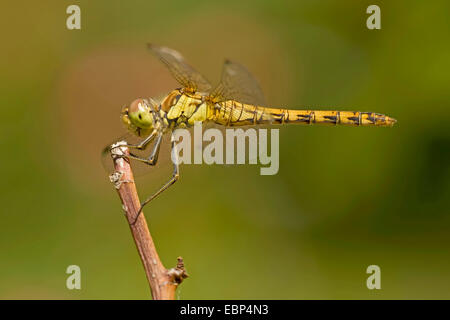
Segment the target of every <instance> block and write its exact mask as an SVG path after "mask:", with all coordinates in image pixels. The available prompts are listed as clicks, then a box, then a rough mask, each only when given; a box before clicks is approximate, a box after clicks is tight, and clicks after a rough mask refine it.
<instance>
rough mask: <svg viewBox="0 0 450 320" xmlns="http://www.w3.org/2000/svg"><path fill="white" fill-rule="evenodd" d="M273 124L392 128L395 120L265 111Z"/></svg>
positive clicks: (352, 114) (364, 115) (364, 114)
mask: <svg viewBox="0 0 450 320" xmlns="http://www.w3.org/2000/svg"><path fill="white" fill-rule="evenodd" d="M267 112H268V113H270V114H271V115H272V117H273V122H274V123H280V124H282V123H293V124H321V125H346V126H392V125H394V123H395V122H396V120H395V119H393V118H390V117H388V116H385V115H384V114H379V113H374V112H360V111H331V110H289V109H271V108H269V109H267Z"/></svg>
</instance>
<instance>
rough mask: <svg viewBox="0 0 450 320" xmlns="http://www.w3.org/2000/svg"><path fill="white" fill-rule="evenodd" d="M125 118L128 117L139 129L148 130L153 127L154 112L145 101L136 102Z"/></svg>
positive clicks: (137, 100) (132, 104) (129, 108)
mask: <svg viewBox="0 0 450 320" xmlns="http://www.w3.org/2000/svg"><path fill="white" fill-rule="evenodd" d="M124 116H128V119H129V121H130V123H131V124H132V125H134V126H135V127H137V128H141V129H148V128H150V127H151V126H152V125H153V115H152V112H151V110H150V107H149V106H148V105H147V103H146V102H145V101H144V100H143V99H136V100H134V101H133V102H132V103H131V104H130V106H129V107H128V109H127V114H126V115H124Z"/></svg>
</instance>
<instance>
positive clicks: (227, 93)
mask: <svg viewBox="0 0 450 320" xmlns="http://www.w3.org/2000/svg"><path fill="white" fill-rule="evenodd" d="M210 95H211V97H212V98H213V99H214V100H215V101H217V102H220V101H225V100H237V101H239V102H243V103H248V104H254V105H258V106H264V105H266V101H265V99H264V94H263V93H262V90H261V87H260V85H259V83H258V80H256V78H255V77H254V76H253V75H252V74H251V73H250V71H248V69H247V68H246V67H244V66H243V65H241V64H240V63H237V62H234V61H231V60H225V63H224V65H223V71H222V78H221V80H220V83H219V84H218V85H217V87H215V88H214V90H213V91H212V92H211V94H210Z"/></svg>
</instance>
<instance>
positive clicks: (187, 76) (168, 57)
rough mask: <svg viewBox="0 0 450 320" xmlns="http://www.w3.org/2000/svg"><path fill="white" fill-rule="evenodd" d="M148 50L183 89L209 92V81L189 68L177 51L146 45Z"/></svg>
mask: <svg viewBox="0 0 450 320" xmlns="http://www.w3.org/2000/svg"><path fill="white" fill-rule="evenodd" d="M148 48H149V50H150V51H151V52H152V53H153V54H154V55H156V57H157V58H158V59H159V60H161V61H162V62H163V63H164V64H165V65H166V66H167V68H168V69H169V71H170V72H171V73H172V75H173V77H174V78H175V79H176V80H177V81H178V82H179V83H180V84H181V85H182V86H183V87H184V88H187V89H189V90H191V91H193V92H195V91H201V92H209V91H210V90H211V84H210V83H209V81H208V80H206V79H205V78H204V77H203V76H202V75H201V74H200V73H199V72H197V71H196V70H195V69H194V68H193V67H191V66H190V65H189V64H188V63H187V62H186V60H185V59H184V58H183V56H182V55H181V54H180V53H179V52H178V51H175V50H173V49H170V48H167V47H161V46H156V45H154V44H150V43H149V44H148Z"/></svg>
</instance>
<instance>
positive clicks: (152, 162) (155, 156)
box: [127, 132, 163, 166]
mask: <svg viewBox="0 0 450 320" xmlns="http://www.w3.org/2000/svg"><path fill="white" fill-rule="evenodd" d="M162 137H163V134H162V132H160V133H158V137H157V139H156V141H155V144H154V145H153V149H152V152H151V153H150V156H149V157H148V158H142V157H138V156H136V155H134V154H132V153H130V155H129V156H127V157H128V158H129V159H133V160H137V161H141V162H143V163H145V164H148V165H150V166H154V165H155V164H156V162H158V155H159V151H160V147H161V142H162Z"/></svg>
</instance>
